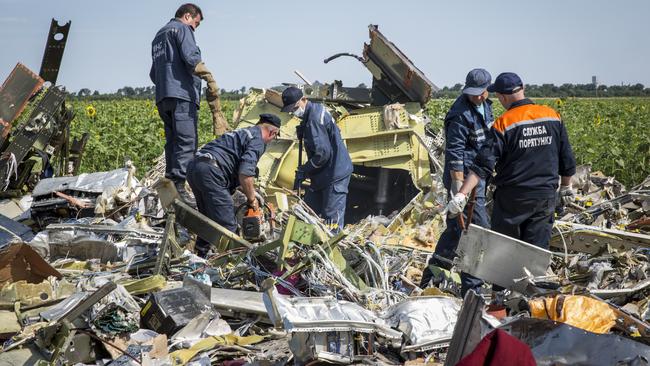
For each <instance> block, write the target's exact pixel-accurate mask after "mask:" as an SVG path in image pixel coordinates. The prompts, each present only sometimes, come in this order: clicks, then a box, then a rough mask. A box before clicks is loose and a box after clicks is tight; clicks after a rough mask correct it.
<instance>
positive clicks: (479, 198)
mask: <svg viewBox="0 0 650 366" xmlns="http://www.w3.org/2000/svg"><path fill="white" fill-rule="evenodd" d="M491 81H492V76H491V75H490V73H489V72H487V71H486V70H484V69H474V70H471V71H470V72H469V73H468V74H467V77H466V79H465V87H464V88H463V92H462V94H461V95H460V96H459V97H458V98H457V99H456V101H455V102H454V104H452V106H451V108H450V109H449V112H447V115H446V116H445V125H444V126H445V140H446V145H445V169H444V172H443V176H442V179H443V184H444V185H445V188H447V192H448V196H449V198H450V199H451V198H452V197H454V196H455V195H456V193H458V190H459V189H460V187H461V185H462V184H463V181H464V179H465V176H466V175H467V174H468V173H469V166H470V165H471V164H472V162H473V161H474V158H475V157H476V155H477V154H478V152H479V150H480V149H481V147H482V146H483V145H485V142H486V141H487V136H488V135H489V131H490V128H491V127H492V124H493V123H494V115H493V114H492V101H491V100H490V99H488V91H487V87H488V86H489V85H490V82H491ZM485 189H486V184H485V178H482V179H480V180H479V182H478V186H477V188H476V202H475V204H474V211H473V214H472V223H474V224H476V225H480V226H482V227H486V228H487V227H489V222H488V215H487V211H486V208H485ZM467 214H468V212H467V210H465V212H464V215H465V216H466V217H467ZM461 231H462V228H461V227H460V225H459V224H458V221H457V220H456V218H451V217H448V218H447V227H446V229H445V231H444V232H443V233H442V234H441V235H440V239H439V240H438V243H437V244H436V249H435V254H434V255H433V256H432V257H431V259H430V260H429V264H428V266H427V267H426V268H425V270H424V272H423V273H422V280H421V281H420V287H422V288H425V287H427V286H428V285H429V282H430V281H431V280H432V279H433V280H434V283H435V284H436V285H438V284H439V282H440V281H442V278H441V276H434V274H433V272H432V269H431V267H430V266H436V267H440V268H444V269H446V270H450V269H451V265H450V264H449V263H448V262H445V261H444V259H448V260H449V261H451V260H453V259H454V256H455V251H456V247H457V246H458V240H459V239H460V235H461ZM440 257H442V258H443V259H440ZM436 282H438V283H436ZM461 283H462V285H461V286H462V287H461V293H462V295H463V296H464V294H465V292H466V291H467V290H468V289H470V288H477V287H480V286H481V285H482V284H483V281H481V280H479V279H478V278H475V277H472V276H470V275H469V274H466V273H461Z"/></svg>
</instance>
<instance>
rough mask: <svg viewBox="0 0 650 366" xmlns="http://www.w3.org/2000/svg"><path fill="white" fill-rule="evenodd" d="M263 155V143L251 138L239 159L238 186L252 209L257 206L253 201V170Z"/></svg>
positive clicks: (254, 200) (259, 139)
mask: <svg viewBox="0 0 650 366" xmlns="http://www.w3.org/2000/svg"><path fill="white" fill-rule="evenodd" d="M262 153H264V142H263V141H262V139H261V138H259V137H258V138H252V139H251V140H250V141H249V143H248V145H247V146H246V150H245V151H244V153H243V154H242V156H241V157H240V162H239V184H240V186H241V188H242V192H244V195H246V199H247V201H248V204H249V205H251V206H253V207H258V206H257V200H256V199H255V178H254V177H255V168H256V167H257V162H258V161H259V160H260V156H262Z"/></svg>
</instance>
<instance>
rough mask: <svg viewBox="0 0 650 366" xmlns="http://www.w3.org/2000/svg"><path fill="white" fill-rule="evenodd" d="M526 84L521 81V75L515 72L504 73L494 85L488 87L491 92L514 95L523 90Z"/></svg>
mask: <svg viewBox="0 0 650 366" xmlns="http://www.w3.org/2000/svg"><path fill="white" fill-rule="evenodd" d="M523 87H524V83H523V82H522V81H521V78H520V77H519V75H517V74H515V73H514V72H503V73H501V74H499V76H497V78H496V80H494V84H491V85H490V86H488V88H487V90H488V91H489V92H497V93H500V94H513V93H516V92H518V91H519V90H521V88H523Z"/></svg>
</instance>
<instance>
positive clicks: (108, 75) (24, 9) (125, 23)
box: [0, 0, 650, 92]
mask: <svg viewBox="0 0 650 366" xmlns="http://www.w3.org/2000/svg"><path fill="white" fill-rule="evenodd" d="M180 4H181V2H179V1H169V0H132V1H123V0H112V1H105V0H104V1H95V0H59V1H51V0H43V1H35V0H0V9H2V10H1V11H0V49H2V52H0V80H4V79H5V78H6V76H7V75H8V74H9V72H10V71H11V69H12V68H13V66H14V65H15V64H16V62H18V61H20V62H23V63H24V64H26V65H27V66H28V67H30V68H31V69H33V70H34V71H36V72H38V70H39V67H40V62H41V58H42V55H43V48H44V46H45V41H46V35H47V31H48V28H49V24H50V19H51V18H52V17H54V18H56V19H58V20H60V21H62V22H63V21H67V20H72V27H71V30H70V36H69V40H68V44H67V48H66V51H65V55H64V57H63V64H62V67H61V71H60V73H59V80H58V83H59V84H62V85H65V86H66V87H67V88H68V90H72V91H77V90H79V89H81V88H84V87H85V88H89V89H91V90H95V89H97V90H100V91H102V92H110V91H115V90H117V89H118V88H120V87H122V86H125V85H129V86H147V85H151V82H150V81H149V78H148V72H149V67H150V42H151V39H152V38H153V36H154V34H155V33H156V31H157V30H158V29H159V28H160V27H161V26H163V25H164V24H165V23H166V22H167V21H168V20H169V18H171V17H172V16H173V14H174V12H175V10H176V8H177V7H178V6H179V5H180ZM197 4H198V5H199V6H201V7H202V8H203V11H204V14H205V18H206V19H205V21H204V22H203V23H202V24H201V26H200V27H199V28H198V29H197V32H196V39H197V43H198V44H199V46H200V47H201V50H202V52H203V58H204V61H205V63H206V65H207V66H208V67H209V68H210V69H211V70H212V71H213V73H214V75H215V78H216V79H217V82H218V83H219V86H220V87H222V88H225V89H236V88H240V87H241V86H258V87H268V86H273V85H277V84H279V83H282V82H298V79H297V77H296V76H294V74H293V70H295V69H299V70H300V71H302V72H303V74H305V75H306V76H307V77H308V78H309V79H311V80H312V81H313V80H320V81H324V82H327V81H332V80H334V79H340V80H343V83H344V85H348V86H356V85H357V84H359V83H361V82H363V83H366V84H369V83H370V80H371V77H370V74H369V73H368V72H367V71H366V69H365V68H364V67H363V66H362V65H361V64H360V63H358V62H357V61H354V60H353V59H350V58H342V59H338V60H336V61H334V62H332V63H330V64H327V65H325V64H323V62H322V60H323V59H324V58H326V57H328V56H330V55H332V54H334V53H337V52H353V53H356V54H361V53H362V45H363V42H366V41H367V40H368V30H367V26H368V24H371V23H372V24H379V28H380V30H381V31H382V33H383V34H384V35H386V36H387V37H388V38H389V39H390V40H391V41H393V42H394V43H395V44H396V45H397V46H398V47H400V48H401V49H402V51H403V52H405V53H406V54H407V55H408V56H409V58H410V59H411V60H412V61H413V62H414V63H415V64H416V65H417V66H418V67H419V68H420V69H421V70H422V71H424V73H425V74H426V75H427V76H428V77H429V79H430V80H431V81H433V82H434V83H435V84H437V85H438V86H444V85H453V84H455V83H457V82H461V83H462V82H463V81H464V78H465V75H466V73H467V71H469V70H470V69H472V68H474V67H484V68H486V69H487V70H488V71H490V72H491V73H492V75H493V78H494V77H496V75H497V74H498V73H500V72H503V71H514V72H517V73H519V74H520V76H521V77H522V79H523V80H524V82H526V83H532V84H542V83H555V84H562V83H589V82H591V76H592V75H597V76H598V79H599V82H601V83H603V84H607V85H611V84H620V83H626V84H628V83H632V84H634V83H643V84H644V85H646V86H650V71H648V65H650V62H649V61H650V47H649V46H650V41H649V40H648V35H649V34H650V29H649V28H648V25H647V24H648V21H647V16H648V14H650V1H647V0H629V1H611V0H609V1H602V0H591V1H588V0H563V1H560V0H550V1H514V0H512V1H511V0H493V1H474V0H466V1H444V2H443V1H434V0H427V1H424V0H421V1H416V0H392V1H389V0H347V1H342V0H328V1H320V2H316V1H309V0H304V1H294V0H276V1H269V0H255V1H245V0H239V1H231V0H203V1H201V0H199V1H197Z"/></svg>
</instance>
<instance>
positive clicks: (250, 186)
mask: <svg viewBox="0 0 650 366" xmlns="http://www.w3.org/2000/svg"><path fill="white" fill-rule="evenodd" d="M279 133H280V118H278V117H277V116H276V115H273V114H260V119H259V122H258V123H257V125H255V126H253V127H249V128H243V129H238V130H235V131H231V132H227V133H225V134H223V135H221V137H219V138H217V139H215V140H212V141H211V142H209V143H207V144H206V145H205V146H203V148H202V149H201V150H199V151H198V152H197V153H196V157H195V158H194V160H192V161H191V162H190V163H189V166H188V168H187V181H188V183H189V184H190V187H191V188H192V191H193V192H194V196H195V197H196V205H197V207H198V210H199V212H201V213H202V214H204V215H206V216H207V217H208V218H210V219H211V220H213V221H215V222H217V223H218V224H220V225H221V226H223V227H225V228H226V229H228V230H230V231H232V232H235V231H236V230H237V222H236V219H235V208H234V206H233V205H234V203H233V200H232V194H233V193H234V192H235V189H236V188H237V186H241V190H242V192H243V193H244V195H245V196H246V200H247V203H248V205H249V207H251V208H253V209H255V210H257V209H259V203H258V201H257V198H256V197H255V186H254V179H255V171H256V168H257V162H258V161H259V159H260V157H261V156H262V154H263V153H264V150H265V148H266V146H265V145H266V144H268V143H269V142H270V141H271V140H273V139H274V138H276V136H278V134H279ZM209 249H210V244H209V243H208V242H207V241H205V240H203V239H202V238H199V239H198V240H197V241H196V250H197V253H198V254H199V255H200V256H202V257H205V256H206V255H207V253H208V251H209Z"/></svg>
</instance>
